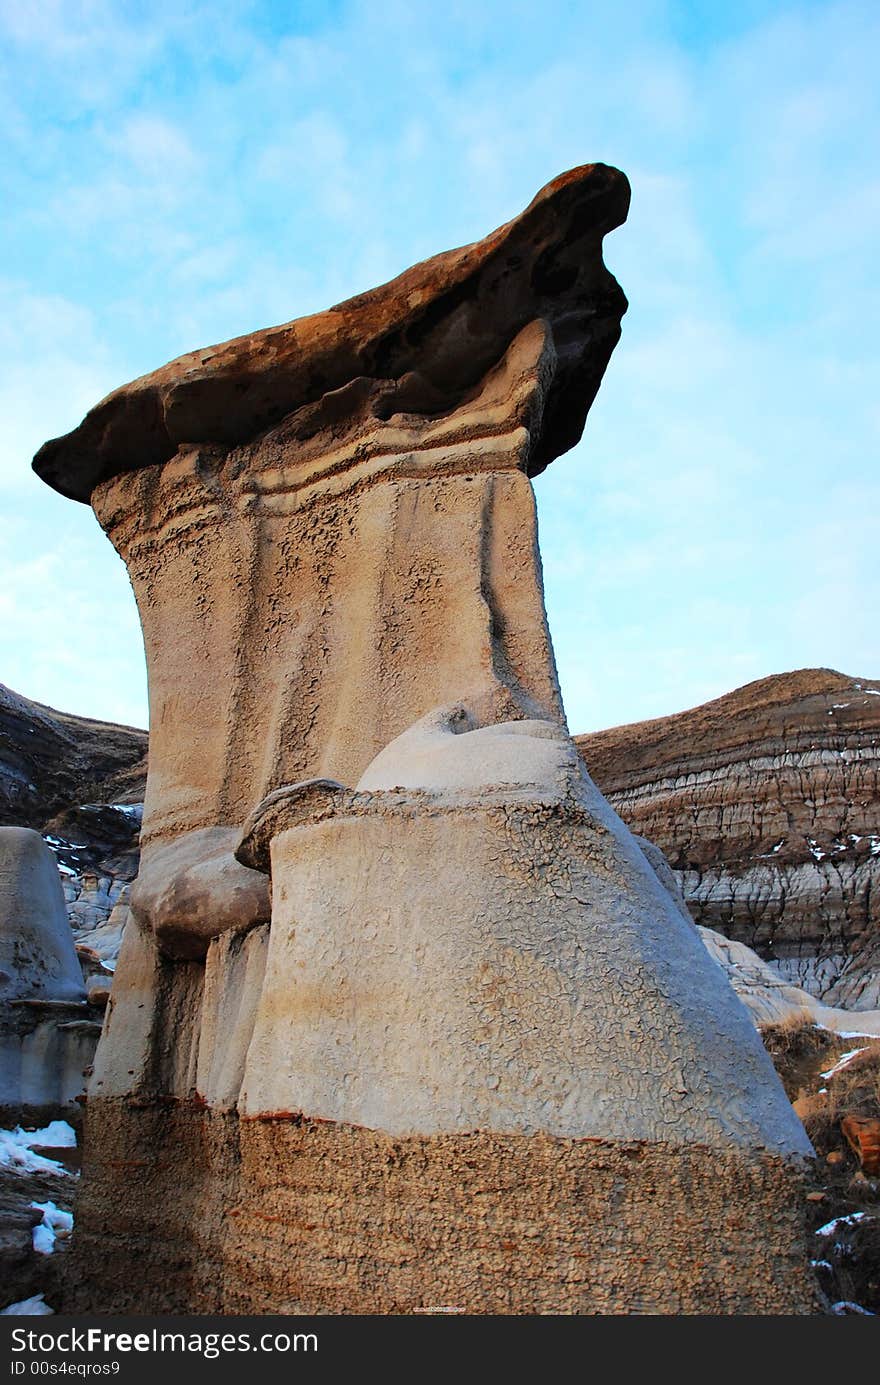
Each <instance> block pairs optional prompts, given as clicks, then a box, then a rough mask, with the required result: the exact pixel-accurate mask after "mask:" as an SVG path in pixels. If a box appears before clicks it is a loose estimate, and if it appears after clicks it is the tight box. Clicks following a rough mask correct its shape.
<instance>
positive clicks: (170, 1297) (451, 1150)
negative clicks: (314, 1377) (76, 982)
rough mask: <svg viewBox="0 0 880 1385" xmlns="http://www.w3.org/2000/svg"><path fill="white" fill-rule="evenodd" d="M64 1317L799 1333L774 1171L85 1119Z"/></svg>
mask: <svg viewBox="0 0 880 1385" xmlns="http://www.w3.org/2000/svg"><path fill="white" fill-rule="evenodd" d="M87 1124H88V1133H87V1143H86V1149H87V1167H86V1169H85V1176H84V1179H83V1185H82V1195H81V1198H80V1202H79V1206H78V1209H77V1223H76V1237H75V1245H74V1253H73V1255H72V1257H71V1271H70V1275H69V1280H68V1285H67V1288H66V1291H65V1296H64V1301H63V1308H62V1311H63V1312H97V1313H131V1312H138V1313H244V1314H270V1313H301V1314H312V1313H329V1314H347V1313H353V1314H370V1313H380V1314H386V1313H390V1314H411V1313H424V1312H431V1311H432V1310H433V1311H437V1310H439V1309H443V1310H445V1311H449V1310H455V1311H459V1312H464V1313H480V1314H486V1313H489V1314H492V1313H499V1314H621V1313H627V1314H773V1315H776V1314H786V1315H787V1314H802V1313H810V1312H813V1311H815V1303H814V1289H813V1287H812V1285H811V1276H810V1273H809V1270H808V1268H807V1262H806V1258H805V1256H804V1253H803V1245H802V1242H803V1238H802V1227H801V1217H800V1208H801V1207H802V1206H803V1198H802V1195H800V1190H799V1186H798V1177H799V1176H798V1174H797V1173H796V1171H795V1170H794V1169H793V1168H792V1165H791V1164H790V1163H789V1162H786V1161H784V1160H781V1159H778V1158H776V1157H774V1156H771V1155H758V1154H747V1153H742V1152H740V1151H736V1150H734V1149H731V1150H729V1151H719V1150H717V1149H708V1148H706V1147H701V1146H697V1145H688V1146H679V1147H676V1146H674V1145H668V1144H667V1145H664V1144H652V1143H648V1142H640V1141H626V1142H625V1141H602V1140H572V1139H559V1138H553V1137H551V1136H547V1135H533V1136H525V1135H494V1134H487V1133H483V1132H474V1133H472V1134H457V1135H436V1136H411V1137H406V1138H400V1137H396V1138H392V1137H390V1136H388V1135H383V1134H382V1133H380V1132H377V1131H372V1130H363V1129H358V1128H357V1127H354V1126H350V1125H342V1124H337V1123H335V1122H331V1121H309V1120H308V1119H304V1118H302V1117H296V1118H283V1117H275V1118H274V1119H271V1120H243V1119H240V1118H239V1117H237V1116H235V1115H232V1114H225V1115H222V1114H220V1113H215V1112H211V1111H208V1110H205V1109H204V1108H200V1107H199V1106H197V1105H187V1104H183V1103H181V1104H177V1105H172V1106H169V1105H167V1104H159V1103H155V1104H152V1105H145V1106H135V1105H133V1104H130V1103H128V1102H125V1101H121V1100H93V1101H90V1102H89V1107H88V1115H87Z"/></svg>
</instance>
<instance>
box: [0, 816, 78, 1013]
mask: <svg viewBox="0 0 880 1385" xmlns="http://www.w3.org/2000/svg"><path fill="white" fill-rule="evenodd" d="M24 998H29V999H34V1000H76V1001H79V1000H83V999H84V998H85V991H84V989H83V980H82V972H81V971H80V967H79V963H78V962H77V960H76V951H75V949H74V946H73V935H72V934H71V931H70V924H69V923H68V921H67V910H66V909H65V907H64V896H63V894H62V893H61V881H60V879H59V878H58V869H57V867H56V865H55V859H54V857H53V855H52V853H51V851H50V850H49V848H48V847H47V846H46V843H45V842H44V841H43V839H42V837H41V836H40V834H39V833H38V832H34V831H32V830H31V829H30V828H28V827H0V1000H21V999H24Z"/></svg>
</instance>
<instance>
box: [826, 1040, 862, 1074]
mask: <svg viewBox="0 0 880 1385" xmlns="http://www.w3.org/2000/svg"><path fill="white" fill-rule="evenodd" d="M864 1051H865V1050H864V1049H863V1048H851V1049H850V1050H849V1052H848V1053H843V1054H841V1056H840V1057H839V1058H838V1060H837V1062H836V1063H835V1064H834V1067H833V1068H829V1069H828V1071H827V1072H823V1073H822V1074H821V1076H822V1077H824V1078H826V1080H827V1078H829V1077H834V1076H836V1074H837V1073H839V1072H842V1071H843V1069H844V1068H846V1067H849V1065H850V1063H851V1062H852V1060H853V1058H858V1056H859V1054H860V1053H864Z"/></svg>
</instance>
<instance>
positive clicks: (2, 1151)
mask: <svg viewBox="0 0 880 1385" xmlns="http://www.w3.org/2000/svg"><path fill="white" fill-rule="evenodd" d="M34 1145H46V1146H49V1147H51V1148H54V1149H73V1148H74V1147H75V1145H76V1132H75V1131H74V1129H73V1127H72V1126H71V1125H68V1123H67V1121H51V1122H50V1124H49V1125H46V1126H44V1127H43V1128H42V1130H22V1128H21V1126H20V1125H17V1126H16V1127H15V1129H14V1130H0V1168H3V1169H11V1170H12V1172H13V1173H61V1174H67V1175H68V1176H70V1170H69V1169H66V1168H65V1167H64V1165H63V1164H59V1163H58V1162H57V1160H55V1159H47V1158H46V1157H45V1155H43V1154H35V1153H34V1150H33V1146H34Z"/></svg>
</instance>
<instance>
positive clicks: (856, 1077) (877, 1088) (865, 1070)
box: [804, 1039, 880, 1154]
mask: <svg viewBox="0 0 880 1385" xmlns="http://www.w3.org/2000/svg"><path fill="white" fill-rule="evenodd" d="M845 1042H849V1043H850V1044H852V1045H855V1043H856V1041H855V1040H852V1039H851V1040H848V1041H845ZM826 1071H827V1069H826ZM844 1116H867V1117H870V1118H872V1119H874V1120H880V1042H878V1041H877V1040H876V1039H875V1040H869V1041H868V1042H867V1043H866V1045H865V1047H864V1048H863V1049H862V1051H861V1053H860V1054H859V1055H858V1057H856V1058H852V1059H851V1060H850V1061H849V1062H848V1063H847V1065H846V1067H844V1068H841V1070H840V1072H838V1073H835V1074H834V1076H833V1077H830V1078H828V1079H827V1081H826V1082H825V1083H824V1100H823V1101H822V1102H821V1104H819V1103H817V1105H816V1109H815V1111H814V1112H811V1113H810V1114H809V1115H808V1116H806V1117H805V1119H804V1125H805V1127H806V1131H807V1134H808V1135H809V1137H810V1139H811V1140H812V1142H813V1145H814V1147H815V1148H816V1150H818V1151H819V1152H820V1153H823V1154H827V1153H828V1152H829V1151H830V1150H831V1149H844V1148H846V1142H845V1140H844V1137H843V1134H842V1133H841V1130H840V1122H841V1120H842V1119H843V1117H844Z"/></svg>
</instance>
